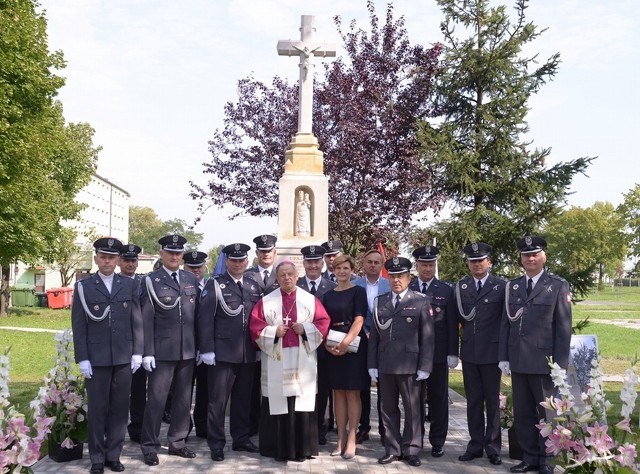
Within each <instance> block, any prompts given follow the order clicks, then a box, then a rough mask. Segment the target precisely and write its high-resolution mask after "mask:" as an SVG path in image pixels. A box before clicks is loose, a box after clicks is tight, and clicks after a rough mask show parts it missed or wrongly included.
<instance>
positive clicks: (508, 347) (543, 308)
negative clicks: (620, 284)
mask: <svg viewBox="0 0 640 474" xmlns="http://www.w3.org/2000/svg"><path fill="white" fill-rule="evenodd" d="M570 291H571V290H570V288H569V283H567V282H566V281H565V280H563V279H562V278H560V277H557V276H554V275H550V274H548V273H547V272H543V273H542V275H541V276H540V279H539V280H538V282H537V283H536V285H535V287H534V288H533V291H532V292H531V294H530V295H529V296H527V279H526V277H524V276H523V277H520V278H516V279H514V280H511V281H510V282H509V291H508V293H507V296H506V297H505V305H504V310H503V314H502V321H501V330H500V343H499V349H498V356H499V359H500V360H501V361H509V363H510V366H511V380H512V386H513V415H514V419H515V423H514V424H515V427H516V435H517V436H518V441H519V443H520V445H521V447H522V451H523V461H524V462H526V463H528V464H532V465H538V464H547V455H546V454H545V445H544V439H543V438H542V436H540V432H539V430H538V429H537V428H536V426H535V425H536V423H538V422H539V420H540V419H542V418H545V410H544V408H542V407H541V406H540V402H542V401H544V400H545V398H546V397H549V396H551V395H553V394H554V393H555V388H554V386H553V382H552V380H551V375H550V372H551V371H550V368H549V365H548V363H547V357H553V361H554V362H556V363H557V364H558V365H559V366H560V367H562V368H564V369H566V368H567V365H568V363H569V350H570V344H571V294H570ZM519 310H522V312H521V313H520V315H519V316H518V311H519Z"/></svg>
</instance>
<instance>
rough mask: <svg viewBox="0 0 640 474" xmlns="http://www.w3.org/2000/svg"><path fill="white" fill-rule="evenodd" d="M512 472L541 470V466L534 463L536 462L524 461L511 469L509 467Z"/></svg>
mask: <svg viewBox="0 0 640 474" xmlns="http://www.w3.org/2000/svg"><path fill="white" fill-rule="evenodd" d="M509 470H510V471H511V472H529V471H538V470H540V466H538V465H534V464H529V463H526V462H524V461H522V462H521V463H520V464H518V465H517V466H513V467H512V468H511V469H509Z"/></svg>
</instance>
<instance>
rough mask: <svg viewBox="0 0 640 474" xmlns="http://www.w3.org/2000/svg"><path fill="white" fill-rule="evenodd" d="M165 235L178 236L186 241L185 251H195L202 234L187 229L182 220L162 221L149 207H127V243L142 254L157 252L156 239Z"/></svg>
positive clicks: (200, 241)
mask: <svg viewBox="0 0 640 474" xmlns="http://www.w3.org/2000/svg"><path fill="white" fill-rule="evenodd" d="M166 234H180V235H182V236H184V237H185V238H186V239H187V249H197V248H198V245H200V244H201V243H202V239H203V234H201V233H198V232H194V231H193V230H191V229H189V227H188V226H187V224H186V222H185V221H184V220H182V219H170V220H168V221H163V220H161V219H160V217H158V215H157V214H156V211H154V210H153V209H151V208H150V207H143V206H130V207H129V241H130V242H131V243H134V244H136V245H138V246H140V247H142V249H143V251H144V253H148V254H155V253H157V252H158V250H159V248H160V247H159V245H158V239H159V238H160V237H162V236H163V235H166Z"/></svg>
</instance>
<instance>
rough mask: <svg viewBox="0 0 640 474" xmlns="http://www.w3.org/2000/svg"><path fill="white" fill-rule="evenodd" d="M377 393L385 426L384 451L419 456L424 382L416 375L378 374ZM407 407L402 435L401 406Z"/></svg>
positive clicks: (396, 454)
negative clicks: (419, 380) (400, 404)
mask: <svg viewBox="0 0 640 474" xmlns="http://www.w3.org/2000/svg"><path fill="white" fill-rule="evenodd" d="M379 375H380V376H379V378H378V395H379V398H380V418H381V420H382V423H383V425H384V447H385V454H393V455H395V456H401V455H402V456H409V455H417V454H418V453H419V452H420V449H421V448H422V426H423V422H422V420H423V419H424V418H421V416H423V414H424V403H423V402H422V392H423V390H422V382H418V381H416V374H406V375H405V374H402V375H395V374H379ZM399 398H401V399H402V407H403V408H404V431H403V433H402V436H401V435H400V406H399V405H398V399H399Z"/></svg>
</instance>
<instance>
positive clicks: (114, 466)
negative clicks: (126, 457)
mask: <svg viewBox="0 0 640 474" xmlns="http://www.w3.org/2000/svg"><path fill="white" fill-rule="evenodd" d="M104 467H108V468H109V469H111V470H112V471H113V472H122V471H124V466H123V465H122V463H121V462H120V461H119V460H118V461H105V462H104Z"/></svg>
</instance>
